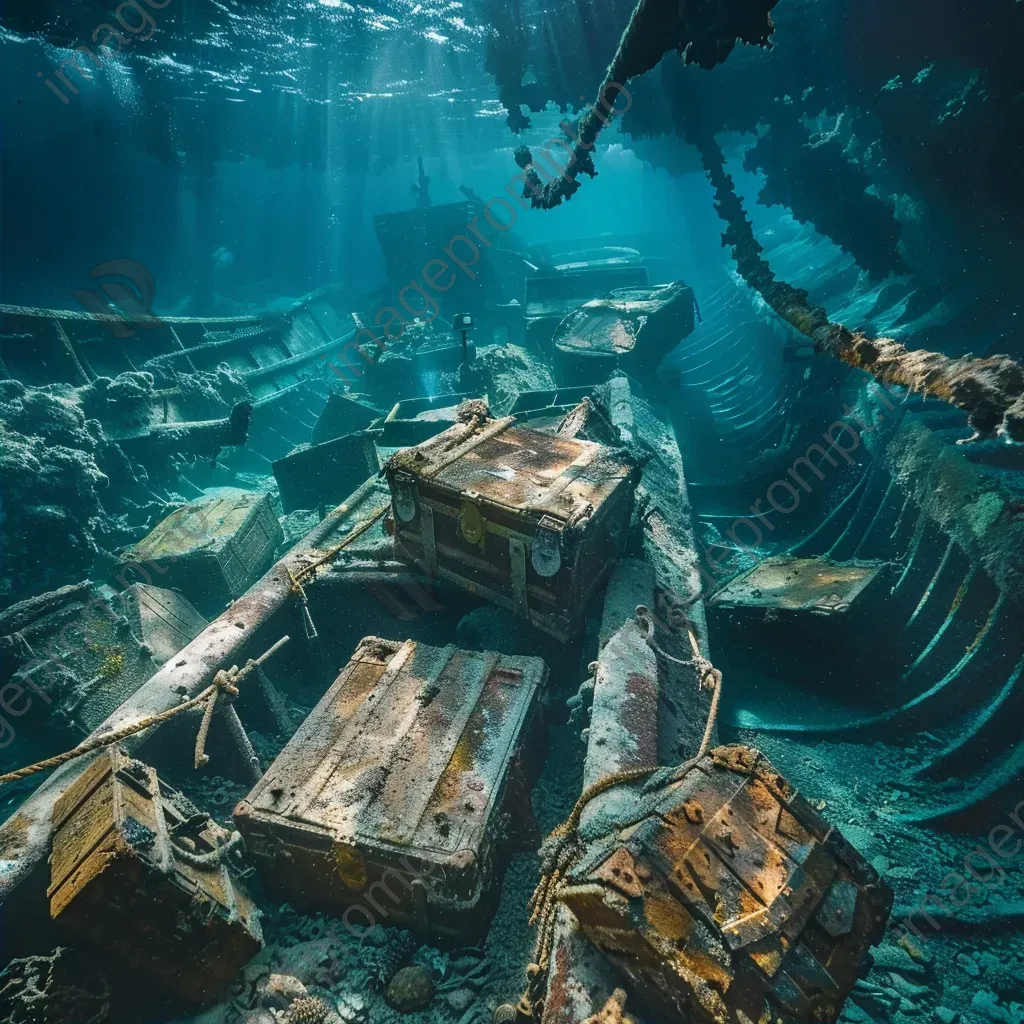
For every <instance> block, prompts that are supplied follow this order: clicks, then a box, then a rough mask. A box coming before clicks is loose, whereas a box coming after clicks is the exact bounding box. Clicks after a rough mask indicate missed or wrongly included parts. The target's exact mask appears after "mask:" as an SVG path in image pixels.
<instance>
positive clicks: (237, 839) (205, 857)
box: [174, 832, 242, 868]
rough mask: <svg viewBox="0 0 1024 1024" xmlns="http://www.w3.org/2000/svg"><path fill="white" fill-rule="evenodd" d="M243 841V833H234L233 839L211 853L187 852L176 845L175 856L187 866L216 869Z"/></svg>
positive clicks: (232, 834)
mask: <svg viewBox="0 0 1024 1024" xmlns="http://www.w3.org/2000/svg"><path fill="white" fill-rule="evenodd" d="M241 841H242V835H241V833H240V832H232V833H231V837H230V838H229V839H228V841H227V842H226V843H224V845H223V846H218V847H217V849H216V850H211V851H210V852H209V853H193V852H192V851H191V850H185V849H183V848H182V847H180V846H179V845H178V844H177V843H175V844H174V856H175V857H176V858H178V859H179V860H183V861H184V862H185V863H186V864H191V865H192V866H193V867H197V868H208V867H214V866H216V865H218V864H221V863H223V862H224V860H225V859H226V858H227V856H228V854H230V853H231V851H232V850H234V849H235V847H237V846H238V845H239V843H241Z"/></svg>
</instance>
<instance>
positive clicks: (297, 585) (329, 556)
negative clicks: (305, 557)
mask: <svg viewBox="0 0 1024 1024" xmlns="http://www.w3.org/2000/svg"><path fill="white" fill-rule="evenodd" d="M389 508H391V502H390V501H389V502H388V503H387V504H385V505H381V506H380V508H378V509H376V510H375V511H374V512H373V513H372V514H371V516H370V518H369V519H366V520H364V521H363V522H362V523H360V524H359V525H358V526H357V527H356V528H355V529H354V530H353V531H352V532H351V533H350V534H349V535H348V536H347V537H346V538H345V539H344V540H343V541H341V542H340V543H339V544H335V546H334V547H333V548H331V549H330V550H329V551H327V552H326V553H324V554H323V555H321V556H320V557H319V558H318V559H317V560H316V561H315V562H310V563H309V565H305V566H303V567H302V568H301V569H300V570H299V571H298V572H297V573H295V574H294V575H293V574H292V571H291V569H289V570H288V578H289V579H290V580H291V583H292V593H293V594H295V595H296V596H297V597H301V598H302V601H303V603H306V592H305V590H303V588H302V581H303V580H304V579H307V578H308V577H311V576H313V575H314V574H315V573H316V571H317V569H319V568H321V567H322V566H324V565H327V564H328V563H329V562H333V561H334V559H335V558H337V557H338V555H339V554H340V553H341V552H342V551H343V550H344V549H345V548H347V547H348V546H349V544H351V543H352V542H353V541H354V540H358V539H359V538H360V537H361V536H362V535H363V534H364V533H366V531H367V530H368V529H369V528H370V527H371V526H373V524H374V523H376V522H377V521H378V520H379V519H380V518H381V517H382V516H383V515H384V513H385V512H387V510H388V509H389Z"/></svg>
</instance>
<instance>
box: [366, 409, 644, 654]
mask: <svg viewBox="0 0 1024 1024" xmlns="http://www.w3.org/2000/svg"><path fill="white" fill-rule="evenodd" d="M480 404H482V403H467V405H469V406H472V405H480ZM484 410H485V413H486V407H484ZM386 472H387V477H388V482H389V484H390V486H391V498H392V513H393V518H394V536H395V555H396V557H398V558H400V559H402V560H404V561H406V562H412V563H413V564H415V565H417V566H419V567H420V568H421V569H422V570H423V571H424V572H425V573H426V574H427V575H428V576H440V577H442V578H444V579H447V580H450V581H452V582H453V583H456V584H457V585H459V586H462V587H464V588H465V589H467V590H469V591H471V592H472V593H474V594H479V595H480V596H481V597H483V598H486V599H487V600H489V601H492V602H494V603H495V604H498V605H500V606H501V607H503V608H507V609H509V610H510V611H512V612H515V613H516V614H517V615H520V616H522V617H523V618H528V619H529V620H530V621H531V622H533V623H534V624H535V625H536V626H539V627H540V628H541V629H543V630H544V631H545V632H547V633H550V634H551V635H552V636H555V637H557V638H559V639H560V640H567V639H569V638H570V637H572V636H573V635H574V634H575V633H576V632H578V630H579V629H580V627H581V625H582V620H583V613H584V610H585V607H586V605H587V602H588V601H589V599H590V598H591V596H592V595H593V594H594V593H595V591H597V590H598V589H599V588H600V586H601V585H602V583H603V582H604V580H605V578H606V577H607V575H608V573H609V572H610V571H611V569H612V567H613V566H614V564H615V562H616V561H617V560H618V558H619V557H620V556H621V554H622V551H623V548H624V546H625V543H626V535H627V533H628V530H629V522H630V516H631V514H632V511H633V494H634V491H635V489H636V485H637V481H638V480H639V476H640V466H639V464H638V463H637V461H636V460H635V459H634V458H633V457H632V456H631V455H630V454H629V453H628V452H626V451H624V450H622V449H613V448H609V447H606V446H604V445H600V444H596V443H594V442H591V441H584V440H579V439H577V438H568V437H559V436H557V435H554V434H547V433H541V432H540V431H536V430H527V429H524V428H521V427H516V426H514V420H513V419H512V418H511V417H509V418H506V419H500V420H492V419H489V418H488V419H484V418H481V417H477V416H475V417H473V418H471V419H470V420H469V421H468V422H460V423H457V424H456V425H455V426H453V427H450V428H449V429H448V430H446V431H444V432H443V433H441V434H439V435H437V436H436V437H434V438H432V439H431V440H429V441H426V442H424V443H423V444H420V445H417V446H416V447H415V448H407V449H404V450H403V451H400V452H398V453H397V454H396V455H394V456H392V458H391V459H390V460H389V462H388V465H387V466H386Z"/></svg>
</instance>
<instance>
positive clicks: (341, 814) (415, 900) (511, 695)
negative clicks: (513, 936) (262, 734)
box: [235, 637, 547, 940]
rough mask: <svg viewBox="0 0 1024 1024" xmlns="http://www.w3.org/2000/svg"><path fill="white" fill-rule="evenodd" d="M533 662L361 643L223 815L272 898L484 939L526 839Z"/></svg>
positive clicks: (538, 679)
mask: <svg viewBox="0 0 1024 1024" xmlns="http://www.w3.org/2000/svg"><path fill="white" fill-rule="evenodd" d="M546 680H547V667H546V666H545V664H544V662H543V661H541V660H540V659H539V658H516V657H505V656H502V655H498V654H491V653H480V652H473V651H463V650H459V649H457V648H455V647H451V646H449V647H444V648H434V647H427V646H426V645H423V644H417V643H414V642H413V641H406V642H405V643H398V642H395V641H390V640H381V639H379V638H377V637H367V638H366V639H364V640H363V641H362V642H361V643H360V644H359V647H358V648H357V649H356V651H355V653H354V654H353V656H352V659H351V661H349V663H348V665H346V667H345V668H344V669H343V670H342V672H341V675H339V676H338V678H337V680H335V682H334V684H333V685H332V686H331V688H330V689H329V690H328V691H327V693H326V694H325V695H324V697H323V699H322V700H321V701H320V703H319V704H318V705H317V706H316V708H314V709H313V711H312V712H311V713H310V715H309V717H308V718H307V719H306V721H305V722H304V723H303V724H302V725H301V726H300V727H299V730H298V732H297V733H296V734H295V736H294V737H293V738H292V739H291V741H290V742H289V743H288V745H287V746H286V747H285V749H284V750H283V751H282V752H281V754H280V756H279V757H278V758H277V760H276V761H275V762H274V763H273V764H272V765H271V766H270V768H269V769H268V771H267V773H266V775H265V776H264V777H263V779H262V780H261V781H260V782H259V783H258V784H257V785H256V787H255V788H254V789H253V791H252V792H251V793H250V794H249V796H248V797H247V798H246V799H245V800H244V801H242V802H241V803H240V804H239V805H238V806H237V807H236V809H235V823H236V825H237V827H238V830H239V831H240V832H241V833H242V834H243V835H244V836H245V839H246V847H247V849H248V851H249V854H250V856H252V857H253V858H254V859H255V861H256V863H257V866H258V868H259V871H260V875H261V877H262V879H263V883H264V887H265V889H266V890H267V891H268V892H269V893H270V894H271V895H272V896H273V897H274V898H275V899H279V900H284V901H287V902H289V903H291V904H292V905H294V906H295V907H297V908H299V909H301V910H305V911H309V912H313V911H325V912H329V913H335V914H339V915H341V916H342V917H343V919H344V921H345V923H346V924H348V925H349V926H350V927H352V928H353V929H354V930H356V931H357V932H361V931H362V930H363V929H366V928H369V927H372V926H373V925H375V924H378V923H379V924H387V925H401V926H402V927H408V928H414V929H416V930H417V931H418V932H419V933H421V934H423V935H433V936H437V935H440V936H451V937H458V938H460V939H462V940H465V939H466V938H467V937H468V936H470V935H473V934H480V933H482V932H483V931H484V930H485V929H486V927H487V922H488V920H489V917H490V913H491V910H492V908H493V904H494V900H495V896H496V893H497V888H498V882H499V877H500V874H501V870H502V866H503V863H504V859H505V856H506V854H507V852H508V851H509V849H510V847H511V844H512V842H513V841H514V840H515V839H516V838H517V837H520V838H522V837H525V838H526V840H527V844H528V845H531V848H532V847H533V846H535V844H536V837H535V834H533V833H532V830H530V829H528V828H527V825H528V824H530V822H531V821H532V819H531V818H530V812H529V781H528V776H530V775H531V774H532V771H533V767H534V760H533V759H534V755H535V751H536V749H537V747H538V743H537V740H536V738H535V737H534V730H535V728H536V726H537V724H538V721H537V718H536V710H537V700H536V698H537V695H538V691H539V690H541V688H542V687H543V686H544V685H545V683H546Z"/></svg>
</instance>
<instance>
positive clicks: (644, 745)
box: [542, 560, 658, 1024]
mask: <svg viewBox="0 0 1024 1024" xmlns="http://www.w3.org/2000/svg"><path fill="white" fill-rule="evenodd" d="M653 602H654V572H653V570H652V569H651V567H650V566H649V565H648V564H647V563H645V562H637V561H632V560H626V561H623V562H620V563H619V564H618V565H617V566H616V568H615V571H614V572H613V573H612V577H611V579H610V581H609V583H608V589H607V591H606V594H605V605H604V616H603V621H602V626H601V633H602V637H604V636H607V642H606V643H605V644H604V646H603V648H602V649H601V652H600V654H599V656H598V659H597V663H596V667H595V670H594V701H593V706H592V709H591V715H590V728H589V736H588V741H587V754H586V759H585V762H584V767H583V789H584V791H585V790H587V789H589V788H590V787H591V786H593V785H595V784H597V783H599V782H601V781H602V780H603V779H606V778H609V777H611V776H614V775H617V774H619V773H621V772H624V771H629V770H631V769H644V768H649V769H651V770H652V771H653V770H654V769H655V768H656V767H657V766H658V663H657V660H656V659H655V656H654V652H653V651H652V650H651V648H650V647H649V646H648V644H647V641H646V640H645V639H644V637H643V634H642V633H641V631H640V628H639V626H638V625H637V623H636V622H635V620H634V619H633V618H632V612H633V609H635V608H636V606H637V605H645V606H646V607H651V605H652V604H653ZM620 799H621V792H620V791H616V790H612V791H609V792H608V793H605V794H603V795H601V796H598V797H596V798H595V799H594V800H593V801H591V803H590V804H589V805H588V807H587V808H586V810H585V811H584V812H583V819H582V822H581V825H582V827H584V828H586V826H587V825H588V824H592V823H593V822H594V820H595V819H597V818H599V817H600V814H601V810H602V808H603V807H604V806H605V805H606V804H611V803H614V802H616V801H618V800H620ZM555 913H556V918H555V926H554V934H553V941H552V951H551V958H550V968H549V971H548V978H547V991H546V995H545V999H544V1016H543V1019H542V1024H582V1022H583V1021H584V1020H586V1019H587V1018H588V1017H590V1016H592V1015H593V1014H595V1013H597V1012H598V1011H599V1010H600V1008H601V1007H602V1006H603V1005H604V1003H605V1002H606V1001H607V999H608V998H609V997H610V996H611V994H612V992H613V991H614V989H615V986H616V980H615V974H614V972H613V970H612V968H611V966H610V965H609V964H608V962H607V961H606V960H605V959H604V957H602V956H601V955H600V954H599V953H597V951H596V950H595V949H594V947H593V946H592V945H591V944H590V943H589V942H588V941H587V940H586V939H585V938H584V937H583V936H582V934H581V933H580V930H579V925H578V924H577V922H576V918H575V917H574V916H573V915H572V914H571V913H570V912H569V910H568V909H566V908H565V907H564V906H559V907H558V909H557V910H556V912H555Z"/></svg>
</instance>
